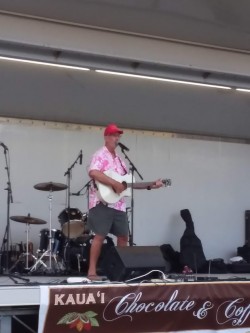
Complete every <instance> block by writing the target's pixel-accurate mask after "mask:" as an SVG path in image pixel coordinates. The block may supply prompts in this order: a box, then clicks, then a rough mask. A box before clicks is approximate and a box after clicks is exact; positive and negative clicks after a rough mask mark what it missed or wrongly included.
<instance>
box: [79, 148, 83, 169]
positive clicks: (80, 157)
mask: <svg viewBox="0 0 250 333" xmlns="http://www.w3.org/2000/svg"><path fill="white" fill-rule="evenodd" d="M79 159H80V162H79V164H80V165H82V150H81V151H80V156H79Z"/></svg>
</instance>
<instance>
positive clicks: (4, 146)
mask: <svg viewBox="0 0 250 333" xmlns="http://www.w3.org/2000/svg"><path fill="white" fill-rule="evenodd" d="M0 146H2V147H3V148H4V149H5V150H8V147H7V146H6V145H5V144H4V143H3V142H0Z"/></svg>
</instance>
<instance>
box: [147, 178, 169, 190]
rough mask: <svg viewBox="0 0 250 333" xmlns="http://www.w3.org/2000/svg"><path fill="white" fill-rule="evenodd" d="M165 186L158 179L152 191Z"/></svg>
mask: <svg viewBox="0 0 250 333" xmlns="http://www.w3.org/2000/svg"><path fill="white" fill-rule="evenodd" d="M163 186H165V185H164V183H163V182H162V180H161V179H157V180H156V181H155V182H154V183H153V184H152V185H150V190H151V189H156V188H160V187H163Z"/></svg>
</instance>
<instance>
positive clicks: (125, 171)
mask: <svg viewBox="0 0 250 333" xmlns="http://www.w3.org/2000/svg"><path fill="white" fill-rule="evenodd" d="M117 157H118V159H119V162H120V164H121V167H122V168H123V171H124V175H122V176H125V175H126V174H127V173H128V172H127V170H126V169H125V168H124V166H123V163H122V160H121V159H120V156H118V155H117Z"/></svg>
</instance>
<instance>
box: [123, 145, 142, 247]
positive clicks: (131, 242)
mask: <svg viewBox="0 0 250 333" xmlns="http://www.w3.org/2000/svg"><path fill="white" fill-rule="evenodd" d="M121 151H122V153H123V155H124V156H125V159H126V160H128V162H129V170H130V172H131V175H132V183H131V205H130V206H131V207H130V212H131V231H130V230H129V246H133V245H136V244H135V243H134V186H133V185H134V173H135V172H136V173H137V174H138V176H139V177H140V178H141V180H143V177H142V175H141V174H140V172H139V171H138V170H137V168H136V167H135V165H134V163H133V162H132V161H131V160H130V158H129V157H128V155H127V154H126V153H125V150H124V148H121Z"/></svg>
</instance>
